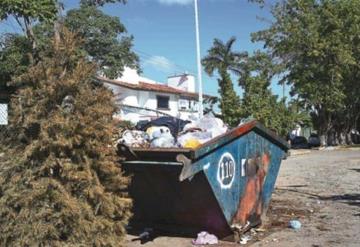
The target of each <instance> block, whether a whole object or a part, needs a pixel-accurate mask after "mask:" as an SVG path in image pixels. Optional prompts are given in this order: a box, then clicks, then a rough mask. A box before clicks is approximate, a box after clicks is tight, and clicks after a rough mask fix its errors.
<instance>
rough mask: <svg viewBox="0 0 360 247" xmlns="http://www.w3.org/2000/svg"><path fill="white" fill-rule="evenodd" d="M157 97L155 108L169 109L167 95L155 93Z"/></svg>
mask: <svg viewBox="0 0 360 247" xmlns="http://www.w3.org/2000/svg"><path fill="white" fill-rule="evenodd" d="M156 99H157V108H158V109H167V110H168V109H170V108H169V99H170V97H169V96H162V95H157V96H156Z"/></svg>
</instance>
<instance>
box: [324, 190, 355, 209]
mask: <svg viewBox="0 0 360 247" xmlns="http://www.w3.org/2000/svg"><path fill="white" fill-rule="evenodd" d="M319 198H320V199H321V200H324V201H339V202H342V203H346V204H348V205H350V206H357V207H360V194H359V193H352V194H343V195H333V196H322V197H319Z"/></svg>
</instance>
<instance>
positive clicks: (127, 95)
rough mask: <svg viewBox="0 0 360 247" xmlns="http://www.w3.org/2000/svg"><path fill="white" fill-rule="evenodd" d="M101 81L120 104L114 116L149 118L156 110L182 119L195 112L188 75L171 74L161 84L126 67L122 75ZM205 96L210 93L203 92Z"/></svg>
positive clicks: (191, 79)
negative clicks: (114, 78) (117, 112)
mask: <svg viewBox="0 0 360 247" xmlns="http://www.w3.org/2000/svg"><path fill="white" fill-rule="evenodd" d="M101 80H102V81H103V82H104V83H105V85H106V86H108V87H109V88H111V89H112V91H113V92H114V94H115V97H116V101H117V103H119V105H121V110H120V112H119V114H118V115H117V117H118V118H120V119H122V120H129V121H132V122H137V121H139V120H149V119H152V118H156V117H158V116H159V113H163V114H166V115H171V116H173V117H178V118H181V119H189V118H191V116H192V115H194V116H196V115H197V109H198V94H197V93H196V92H195V78H194V76H192V75H190V74H182V75H175V76H170V77H168V81H167V83H166V84H164V83H159V82H156V81H153V80H150V79H148V78H145V77H141V76H140V75H139V74H138V73H137V72H136V70H133V69H129V68H126V69H125V71H124V73H123V76H122V77H121V78H118V79H116V80H109V79H106V78H101ZM204 98H205V99H206V98H211V96H208V95H204Z"/></svg>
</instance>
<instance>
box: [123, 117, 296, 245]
mask: <svg viewBox="0 0 360 247" xmlns="http://www.w3.org/2000/svg"><path fill="white" fill-rule="evenodd" d="M288 148H289V147H288V144H287V142H285V141H284V140H283V139H281V138H279V137H278V136H276V135H275V134H274V133H273V132H271V131H269V130H267V129H266V128H265V127H264V126H262V125H261V124H260V123H259V122H257V121H251V122H248V123H246V124H243V125H241V126H239V127H237V128H235V129H233V130H231V131H229V132H227V133H225V134H224V135H221V136H219V137H217V138H215V139H213V140H211V141H209V142H208V143H205V144H203V145H202V146H200V147H199V148H197V149H169V148H166V149H164V148H161V149H141V148H135V149H132V150H130V149H126V148H125V149H124V148H120V150H119V154H120V155H122V156H126V160H125V161H123V162H121V166H122V168H123V170H124V171H125V172H126V173H127V174H130V175H132V183H131V186H130V187H129V194H130V196H131V197H132V198H133V203H134V205H133V213H134V215H133V218H132V221H131V223H133V224H136V223H138V224H139V223H140V224H142V225H146V226H152V227H156V226H172V227H177V228H181V229H187V230H189V231H194V232H196V231H203V230H206V231H208V232H211V233H213V234H216V235H217V236H218V237H219V238H224V237H226V236H229V235H231V234H232V232H233V230H234V229H236V230H237V231H244V230H247V229H249V228H250V227H253V226H256V225H258V224H260V223H261V218H262V215H264V214H265V213H266V210H267V208H268V205H269V202H270V198H271V194H272V192H273V189H274V185H275V181H276V178H277V175H278V172H279V168H280V163H281V160H282V159H283V157H284V154H285V153H286V152H287V150H288Z"/></svg>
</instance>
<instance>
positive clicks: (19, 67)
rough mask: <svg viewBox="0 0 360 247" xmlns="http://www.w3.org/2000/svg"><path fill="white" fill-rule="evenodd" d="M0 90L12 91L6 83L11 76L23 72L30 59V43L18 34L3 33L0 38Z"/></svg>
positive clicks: (12, 88)
mask: <svg viewBox="0 0 360 247" xmlns="http://www.w3.org/2000/svg"><path fill="white" fill-rule="evenodd" d="M0 47H1V48H0V90H4V91H5V89H6V90H7V91H9V93H12V92H14V90H15V87H9V85H8V84H7V83H8V82H10V81H11V80H12V78H13V77H16V76H19V75H20V74H23V73H24V72H25V71H26V70H27V68H28V66H29V64H30V61H31V55H30V54H31V53H32V48H31V43H30V42H29V40H28V39H27V38H26V37H25V36H22V35H19V34H5V35H3V36H2V39H1V40H0Z"/></svg>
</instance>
